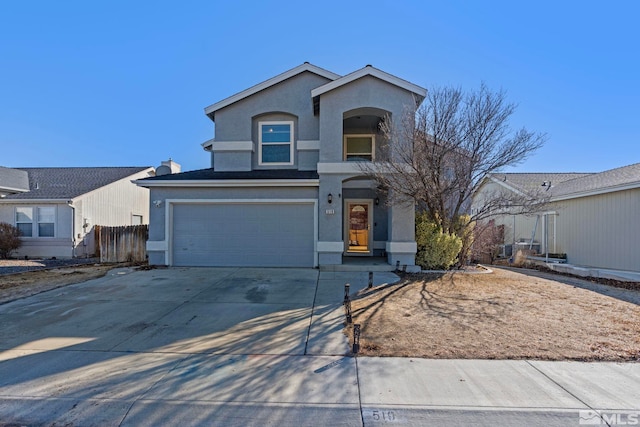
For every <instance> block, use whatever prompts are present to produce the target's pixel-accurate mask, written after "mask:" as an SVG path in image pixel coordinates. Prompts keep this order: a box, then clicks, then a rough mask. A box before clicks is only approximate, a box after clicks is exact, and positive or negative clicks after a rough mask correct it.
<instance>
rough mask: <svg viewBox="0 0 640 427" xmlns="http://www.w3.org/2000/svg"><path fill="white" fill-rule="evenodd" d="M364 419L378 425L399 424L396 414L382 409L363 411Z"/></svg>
mask: <svg viewBox="0 0 640 427" xmlns="http://www.w3.org/2000/svg"><path fill="white" fill-rule="evenodd" d="M364 416H365V418H367V419H369V420H372V421H375V422H379V423H394V422H395V423H397V422H400V420H399V418H398V412H397V411H392V410H386V409H385V410H383V409H371V410H365V411H364Z"/></svg>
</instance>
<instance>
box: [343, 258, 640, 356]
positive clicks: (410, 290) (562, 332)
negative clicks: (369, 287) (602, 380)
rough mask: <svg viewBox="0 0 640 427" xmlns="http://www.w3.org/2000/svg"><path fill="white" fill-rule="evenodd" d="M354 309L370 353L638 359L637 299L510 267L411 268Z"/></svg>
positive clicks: (364, 348) (363, 349)
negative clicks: (420, 271) (416, 271)
mask: <svg viewBox="0 0 640 427" xmlns="http://www.w3.org/2000/svg"><path fill="white" fill-rule="evenodd" d="M352 311H353V316H354V323H359V324H361V328H362V329H361V341H360V347H361V352H360V353H361V354H363V355H367V356H405V357H425V358H455V359H541V360H585V361H596V360H609V361H631V360H633V361H639V360H640V307H639V306H638V305H636V304H633V303H630V302H625V301H621V300H619V299H616V298H612V297H608V296H605V295H601V294H599V293H597V292H593V291H591V290H587V289H581V288H577V287H574V286H571V285H566V284H562V283H559V282H556V281H553V280H548V279H543V278H537V277H529V276H526V275H523V274H519V273H515V272H510V271H504V270H498V271H495V272H493V273H491V274H460V273H446V274H439V275H435V274H434V275H420V276H415V275H414V276H411V275H407V276H405V277H404V278H403V280H402V281H401V282H400V283H399V284H396V285H392V286H387V287H385V288H381V289H374V290H373V291H372V292H369V293H368V294H363V295H361V296H360V298H358V299H355V300H354V301H353V302H352ZM346 331H347V333H350V328H347V329H346Z"/></svg>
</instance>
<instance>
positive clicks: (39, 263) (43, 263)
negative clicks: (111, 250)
mask: <svg viewBox="0 0 640 427" xmlns="http://www.w3.org/2000/svg"><path fill="white" fill-rule="evenodd" d="M99 262H100V259H99V258H71V259H28V260H21V259H2V260H0V276H1V275H4V274H13V273H23V272H25V271H33V270H44V269H49V268H59V267H70V266H74V265H86V264H97V263H99Z"/></svg>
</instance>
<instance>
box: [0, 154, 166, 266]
mask: <svg viewBox="0 0 640 427" xmlns="http://www.w3.org/2000/svg"><path fill="white" fill-rule="evenodd" d="M154 174H155V170H154V168H152V167H148V166H138V167H72V168H16V169H9V168H0V222H6V223H9V224H12V225H14V226H15V227H17V228H18V229H19V230H20V231H21V233H22V247H21V248H20V249H18V250H17V251H15V252H14V254H13V255H14V256H16V257H20V258H22V257H24V256H27V257H30V258H50V257H57V258H73V257H83V256H90V255H92V254H94V253H95V239H94V234H95V233H94V226H95V225H105V226H120V225H137V224H146V223H148V220H149V191H148V190H147V189H146V188H140V187H138V186H136V185H135V184H133V182H132V181H135V180H139V179H142V178H146V177H149V176H153V175H154Z"/></svg>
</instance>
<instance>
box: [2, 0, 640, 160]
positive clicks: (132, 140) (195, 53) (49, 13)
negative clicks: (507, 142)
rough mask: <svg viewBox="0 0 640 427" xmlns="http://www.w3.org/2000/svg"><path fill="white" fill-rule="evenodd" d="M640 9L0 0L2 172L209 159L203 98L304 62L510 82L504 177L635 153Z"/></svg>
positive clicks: (435, 81)
mask: <svg viewBox="0 0 640 427" xmlns="http://www.w3.org/2000/svg"><path fill="white" fill-rule="evenodd" d="M638 16H640V2H636V1H631V0H629V1H615V0H613V1H608V2H602V1H600V2H595V1H557V0H556V1H535V2H515V1H489V0H487V1H477V2H476V1H446V2H444V1H418V0H416V1H403V0H396V1H377V0H372V1H367V2H360V1H323V2H300V1H288V0H283V1H277V2H273V1H241V0H238V1H216V0H213V1H212V0H209V1H185V2H164V1H154V2H151V1H138V2H125V1H109V2H93V1H91V2H88V1H63V2H51V1H31V2H17V1H15V2H8V1H7V2H2V3H0V165H2V166H8V167H21V166H22V167H27V166H32V167H35V166H125V165H127V166H128V165H150V166H157V165H158V164H159V163H160V161H161V160H166V159H167V158H169V157H171V158H173V159H174V160H175V161H176V162H178V163H181V164H182V166H183V170H193V169H201V168H206V167H209V156H208V154H207V153H205V152H204V151H203V150H202V148H201V146H200V144H201V143H202V142H204V141H206V140H208V139H210V138H212V137H213V134H214V124H213V123H212V122H211V121H210V120H209V119H208V118H207V117H206V116H205V115H204V112H203V109H204V107H206V106H208V105H210V104H212V103H214V102H217V101H219V100H221V99H223V98H226V97H228V96H230V95H233V94H234V93H237V92H239V91H241V90H244V89H246V88H248V87H249V86H252V85H254V84H257V83H259V82H261V81H264V80H266V79H268V78H270V77H273V76H274V75H276V74H279V73H281V72H283V71H286V70H288V69H290V68H293V67H295V66H297V65H299V64H301V63H303V62H304V61H309V62H311V63H312V64H314V65H317V66H320V67H322V68H326V69H328V70H330V71H333V72H335V73H338V74H347V73H350V72H352V71H354V70H356V69H358V68H361V67H363V66H365V65H366V64H372V65H373V66H375V67H377V68H380V69H382V70H384V71H386V72H389V73H391V74H394V75H396V76H398V77H401V78H404V79H406V80H409V81H411V82H413V83H416V84H419V85H421V86H424V87H427V88H429V87H434V86H443V85H452V86H458V87H461V88H463V89H475V88H477V87H479V85H480V83H481V82H485V83H486V84H487V85H488V86H489V87H490V88H492V89H495V90H499V89H504V90H506V91H507V95H508V99H509V100H510V101H512V102H515V103H517V104H518V110H517V112H516V114H515V115H514V116H513V118H512V124H513V126H514V127H522V126H525V127H526V128H527V129H529V130H534V131H538V132H545V133H547V134H548V142H547V144H546V145H545V147H544V148H543V149H541V150H540V151H538V152H537V153H536V154H535V155H534V156H532V157H531V158H530V159H529V160H527V161H526V162H524V163H522V164H521V165H519V166H518V167H516V168H514V169H511V171H522V172H526V171H549V172H554V171H566V172H574V171H575V172H581V171H602V170H606V169H611V168H615V167H619V166H624V165H628V164H631V163H637V162H640V148H639V143H640V120H639V118H640V107H639V103H640V49H639V45H640V29H639V28H640V26H639V25H638V24H637V18H638Z"/></svg>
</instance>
